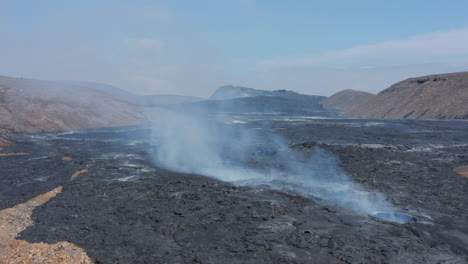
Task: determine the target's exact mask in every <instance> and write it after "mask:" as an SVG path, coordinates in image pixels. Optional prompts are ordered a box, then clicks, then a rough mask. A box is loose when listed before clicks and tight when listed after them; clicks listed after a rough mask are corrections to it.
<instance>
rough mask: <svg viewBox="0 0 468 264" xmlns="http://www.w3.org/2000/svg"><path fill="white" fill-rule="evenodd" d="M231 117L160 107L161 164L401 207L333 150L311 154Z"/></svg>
mask: <svg viewBox="0 0 468 264" xmlns="http://www.w3.org/2000/svg"><path fill="white" fill-rule="evenodd" d="M222 121H223V122H222ZM225 121H228V119H227V118H226V116H220V115H218V116H214V115H206V114H203V113H201V112H197V113H193V112H192V113H191V114H188V113H187V111H185V112H183V113H182V112H172V111H166V110H160V111H158V112H157V113H156V114H155V120H154V127H153V146H152V153H153V158H154V162H155V164H156V165H157V166H159V167H163V168H166V169H169V170H173V171H178V172H184V173H196V174H201V175H206V176H210V177H213V178H216V179H219V180H222V181H226V182H231V183H234V184H239V185H259V184H264V185H268V186H270V188H272V189H276V190H283V191H284V190H288V191H293V192H296V193H299V194H301V195H304V196H306V197H310V198H314V197H315V198H320V199H323V200H325V201H326V202H329V203H334V204H337V205H340V206H342V207H345V208H348V209H351V210H353V211H356V212H358V213H363V214H374V213H376V212H387V213H390V214H393V213H394V212H395V210H394V208H393V206H392V204H391V203H389V202H388V201H387V200H386V199H385V197H384V195H383V194H381V193H379V192H375V191H373V192H371V191H366V190H364V188H362V187H361V186H360V185H358V184H356V183H354V182H353V181H352V180H351V179H350V177H349V176H347V175H346V174H345V173H344V172H343V171H341V170H340V168H339V166H338V159H337V158H336V157H335V156H334V155H333V154H331V153H329V152H327V151H325V150H323V149H320V148H316V149H315V150H314V151H313V152H311V153H309V154H305V153H302V152H299V151H295V150H293V149H292V148H291V147H290V146H289V145H288V142H287V140H286V139H285V138H283V137H281V136H279V135H275V134H272V133H270V132H262V133H259V132H256V131H255V130H253V129H248V128H245V127H242V126H240V125H236V124H229V123H230V122H225Z"/></svg>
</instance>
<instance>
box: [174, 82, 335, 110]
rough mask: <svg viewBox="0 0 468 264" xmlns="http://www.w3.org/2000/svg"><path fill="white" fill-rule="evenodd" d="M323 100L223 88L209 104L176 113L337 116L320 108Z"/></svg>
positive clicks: (183, 106) (191, 105) (279, 92)
mask: <svg viewBox="0 0 468 264" xmlns="http://www.w3.org/2000/svg"><path fill="white" fill-rule="evenodd" d="M324 99H325V97H324V96H317V95H306V94H300V93H296V92H294V91H287V90H277V91H264V90H257V89H253V88H246V87H240V86H230V85H227V86H222V87H220V88H219V89H217V90H216V91H215V92H214V93H213V95H212V96H211V97H210V98H209V100H206V101H201V102H195V103H186V104H180V105H178V106H174V107H173V109H183V110H193V111H202V112H203V111H208V112H262V113H272V112H281V113H290V114H314V115H330V114H332V115H335V114H336V112H334V111H328V110H325V109H324V108H323V106H322V105H321V104H320V102H321V101H322V100H324Z"/></svg>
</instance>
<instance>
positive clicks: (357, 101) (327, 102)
mask: <svg viewBox="0 0 468 264" xmlns="http://www.w3.org/2000/svg"><path fill="white" fill-rule="evenodd" d="M373 96H374V94H371V93H368V92H362V91H356V90H351V89H348V90H343V91H341V92H338V93H336V94H334V95H332V96H330V97H327V98H326V99H324V100H323V101H322V102H321V104H322V105H323V106H324V107H325V108H329V109H337V110H341V111H349V110H351V109H352V108H353V107H355V106H357V105H361V104H363V103H364V102H365V101H367V100H369V99H370V98H372V97H373Z"/></svg>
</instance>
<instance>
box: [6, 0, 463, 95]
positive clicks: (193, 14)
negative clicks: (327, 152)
mask: <svg viewBox="0 0 468 264" xmlns="http://www.w3.org/2000/svg"><path fill="white" fill-rule="evenodd" d="M466 11H468V1H462V0H460V1H457V0H452V1H444V2H442V1H430V0H429V1H428V0H426V1H419V0H413V1H401V0H396V1H380V0H373V1H371V0H362V1H360V0H356V1H346V0H342V1H338V0H331V1H306V0H303V1H299V0H298V1H279V0H270V1H267V0H264V1H261V0H217V1H216V0H199V1H189V0H185V1H181V0H171V1H169V0H161V1H156V0H153V1H149V0H135V1H130V0H127V1H123V0H112V1H111V0H101V1H91V0H81V1H58V0H56V1H52V0H43V1H34V0H30V1H25V0H0V34H1V35H0V36H2V37H1V39H0V40H1V41H0V56H1V58H2V60H0V75H12V76H23V77H32V78H40V79H52V80H63V79H67V80H69V79H72V80H89V81H97V82H106V83H111V84H114V85H117V86H119V87H122V88H124V89H128V90H131V91H134V92H136V93H142V94H145V93H154V94H156V93H173V94H187V95H199V96H208V95H209V94H210V93H211V92H212V91H213V90H214V89H216V87H218V86H221V85H224V84H238V85H245V86H249V87H254V88H260V89H269V90H270V89H292V90H297V91H299V92H303V93H309V94H322V95H330V94H332V93H334V92H337V91H339V90H342V89H358V90H365V91H370V92H378V91H380V90H382V89H384V88H386V87H388V86H389V85H391V84H392V83H394V82H397V81H399V80H401V79H405V78H408V77H412V76H418V75H425V74H432V73H441V72H451V71H464V70H468V60H467V59H468V16H467V15H466Z"/></svg>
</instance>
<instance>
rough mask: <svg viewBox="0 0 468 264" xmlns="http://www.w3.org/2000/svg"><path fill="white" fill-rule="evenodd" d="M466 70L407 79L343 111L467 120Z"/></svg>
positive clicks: (467, 89)
mask: <svg viewBox="0 0 468 264" xmlns="http://www.w3.org/2000/svg"><path fill="white" fill-rule="evenodd" d="M467 102H468V72H459V73H450V74H436V75H428V76H423V77H418V78H410V79H407V80H404V81H402V82H399V83H397V84H394V85H392V86H390V88H387V89H385V90H383V91H382V92H380V93H378V94H377V95H376V96H374V97H372V98H371V100H368V101H366V102H364V103H363V104H361V105H359V106H356V107H354V108H353V109H351V110H349V111H348V112H346V113H345V115H347V116H356V117H364V118H413V119H414V118H440V119H468V103H467Z"/></svg>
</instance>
